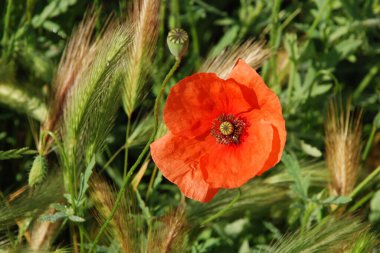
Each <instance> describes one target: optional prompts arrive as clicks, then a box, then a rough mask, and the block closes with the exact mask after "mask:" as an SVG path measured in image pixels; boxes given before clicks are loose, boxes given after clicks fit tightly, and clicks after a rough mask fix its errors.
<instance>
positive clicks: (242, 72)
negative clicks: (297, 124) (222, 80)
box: [228, 59, 282, 115]
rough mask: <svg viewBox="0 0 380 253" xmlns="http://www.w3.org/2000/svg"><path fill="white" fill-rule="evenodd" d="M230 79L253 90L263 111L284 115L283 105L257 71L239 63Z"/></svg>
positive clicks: (243, 63) (242, 62)
mask: <svg viewBox="0 0 380 253" xmlns="http://www.w3.org/2000/svg"><path fill="white" fill-rule="evenodd" d="M228 78H231V79H233V80H235V81H236V82H238V83H240V84H242V85H245V86H247V87H249V88H250V89H252V90H253V91H254V92H255V94H256V98H257V102H258V104H259V106H260V109H261V110H267V111H269V112H271V113H275V114H280V115H281V114H282V109H281V104H280V101H279V99H278V97H277V95H276V94H275V93H274V92H273V91H272V90H271V89H269V88H268V86H267V85H266V84H265V83H264V80H263V79H262V78H261V76H260V75H259V74H258V73H257V72H256V70H255V69H253V68H252V67H251V66H249V65H248V64H247V63H245V62H244V61H243V60H241V59H240V60H238V61H237V63H236V64H235V66H234V68H233V69H232V70H231V73H230V74H229V76H228Z"/></svg>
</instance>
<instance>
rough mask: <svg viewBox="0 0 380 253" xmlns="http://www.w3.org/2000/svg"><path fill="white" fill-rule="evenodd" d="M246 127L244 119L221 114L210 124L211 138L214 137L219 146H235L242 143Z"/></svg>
mask: <svg viewBox="0 0 380 253" xmlns="http://www.w3.org/2000/svg"><path fill="white" fill-rule="evenodd" d="M246 126H247V123H246V121H245V120H244V119H242V118H240V117H236V116H235V115H232V114H224V113H223V114H221V115H219V116H218V117H217V118H216V119H215V120H214V121H213V122H212V127H211V136H213V137H215V139H216V142H217V143H219V144H225V145H237V144H239V143H241V141H242V135H243V134H244V129H245V127H246Z"/></svg>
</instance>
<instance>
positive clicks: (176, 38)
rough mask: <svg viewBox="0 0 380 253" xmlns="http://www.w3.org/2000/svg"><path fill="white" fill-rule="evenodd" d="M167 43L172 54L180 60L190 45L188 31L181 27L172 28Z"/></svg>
mask: <svg viewBox="0 0 380 253" xmlns="http://www.w3.org/2000/svg"><path fill="white" fill-rule="evenodd" d="M167 43H168V47H169V50H170V52H171V54H172V55H173V56H174V57H175V58H176V59H177V60H178V59H181V58H182V57H183V56H184V55H185V53H186V51H187V47H188V45H189V36H188V35H187V32H186V31H185V30H183V29H181V28H174V29H172V30H170V32H169V34H168V37H167Z"/></svg>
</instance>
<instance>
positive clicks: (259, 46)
mask: <svg viewBox="0 0 380 253" xmlns="http://www.w3.org/2000/svg"><path fill="white" fill-rule="evenodd" d="M264 44H265V43H264V42H263V41H261V42H254V41H253V40H247V41H245V42H244V43H241V44H240V45H234V46H232V47H230V48H226V49H225V50H224V51H223V52H222V53H220V54H219V55H218V56H216V57H208V58H207V59H206V61H205V62H204V63H203V65H202V66H201V68H200V69H199V71H200V72H215V73H216V74H217V75H218V76H219V77H220V78H227V76H228V74H229V73H230V72H231V70H232V68H233V67H234V65H235V63H236V61H237V60H238V59H243V60H244V61H245V62H246V63H247V64H249V65H250V66H251V67H252V68H254V69H257V68H259V67H260V66H261V65H262V64H263V62H264V61H265V60H266V59H267V58H268V56H269V53H270V50H268V49H265V48H264Z"/></svg>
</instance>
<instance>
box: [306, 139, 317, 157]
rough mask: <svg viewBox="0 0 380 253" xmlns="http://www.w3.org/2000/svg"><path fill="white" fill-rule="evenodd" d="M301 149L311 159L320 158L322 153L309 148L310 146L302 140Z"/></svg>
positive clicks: (314, 148) (311, 147)
mask: <svg viewBox="0 0 380 253" xmlns="http://www.w3.org/2000/svg"><path fill="white" fill-rule="evenodd" d="M301 149H302V150H303V152H305V153H306V154H308V155H309V156H312V157H321V156H322V152H321V151H320V150H319V149H317V148H316V147H314V146H311V145H310V144H307V143H306V142H304V141H303V140H301Z"/></svg>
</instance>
